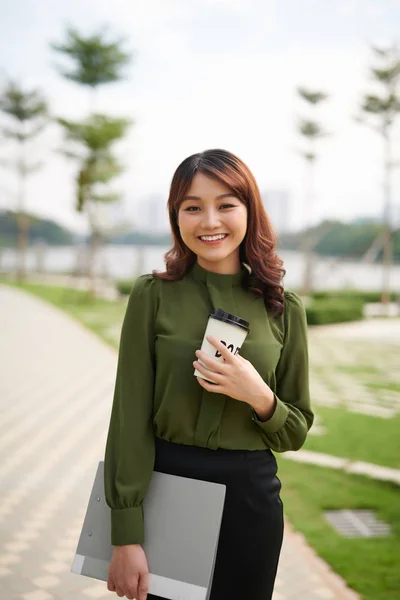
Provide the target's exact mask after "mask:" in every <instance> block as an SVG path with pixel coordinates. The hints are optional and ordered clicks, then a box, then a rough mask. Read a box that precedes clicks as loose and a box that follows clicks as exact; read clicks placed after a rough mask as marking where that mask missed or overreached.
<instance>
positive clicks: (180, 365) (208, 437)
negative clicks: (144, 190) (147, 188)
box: [104, 149, 313, 600]
mask: <svg viewBox="0 0 400 600" xmlns="http://www.w3.org/2000/svg"><path fill="white" fill-rule="evenodd" d="M168 210H169V218H170V224H171V231H172V235H173V241H174V245H173V247H172V248H171V250H169V252H167V253H166V254H165V263H166V271H165V272H163V273H159V272H157V271H153V272H152V273H151V274H146V275H142V276H141V277H139V278H138V279H137V280H136V282H135V284H134V286H133V288H132V291H131V295H130V298H129V302H128V306H127V311H126V315H125V319H124V323H123V327H122V332H121V341H120V349H119V359H118V369H117V378H116V384H115V392H114V401H113V408H112V413H111V418H110V426H109V433H108V437H107V445H106V454H105V460H104V482H105V493H106V500H107V503H108V505H109V506H110V508H111V539H112V544H113V545H114V546H115V551H114V554H113V557H112V561H111V564H110V570H109V582H108V586H109V587H108V589H109V590H111V591H116V592H117V593H118V595H119V596H121V595H123V594H124V593H125V594H126V596H127V598H137V599H138V600H145V598H146V592H147V591H148V582H149V578H148V566H147V562H146V556H145V554H144V551H143V549H142V544H143V541H144V531H145V528H144V518H145V516H143V509H142V504H143V500H144V498H145V495H146V493H147V489H148V487H149V484H150V480H151V476H152V472H153V470H156V471H161V472H164V473H169V474H172V475H177V476H182V477H190V478H192V479H202V480H205V481H213V482H216V483H222V484H224V485H225V486H226V499H225V506H224V513H223V517H222V523H221V530H220V535H219V542H218V549H217V556H216V563H215V570H214V576H213V580H212V586H211V595H210V596H209V597H210V600H226V599H227V598H246V599H247V598H249V599H251V600H270V599H271V598H272V592H273V587H274V581H275V576H276V571H277V566H278V560H279V555H280V549H281V544H282V537H283V507H282V502H281V499H280V489H281V484H280V481H279V479H278V477H277V475H276V473H277V462H276V459H275V456H274V454H273V451H275V452H285V451H286V450H298V449H299V448H300V447H301V446H302V445H303V443H304V441H305V439H306V436H307V433H308V430H309V428H310V427H311V425H312V423H313V413H312V410H311V407H310V396H309V384H308V351H307V324H306V317H305V310H304V307H303V305H302V302H301V299H300V298H299V297H298V296H297V295H296V294H295V293H293V292H289V291H286V290H285V291H284V290H283V286H282V278H283V275H284V273H285V271H284V269H283V268H282V261H281V260H280V258H279V257H278V256H277V255H276V252H275V234H274V231H273V228H272V226H271V223H270V221H269V218H268V216H267V214H266V212H265V210H264V208H263V205H262V202H261V197H260V192H259V190H258V186H257V183H256V181H255V179H254V176H253V174H252V173H251V171H250V170H249V168H248V167H247V166H246V165H245V164H244V163H243V161H241V160H240V159H239V158H238V157H236V156H235V155H233V154H231V153H229V152H227V151H225V150H218V149H217V150H206V151H204V152H201V153H199V154H194V155H192V156H189V157H188V158H187V159H185V160H184V161H183V162H182V163H181V164H180V165H179V166H178V168H177V170H176V171H175V173H174V176H173V178H172V182H171V189H170V194H169V199H168ZM217 308H219V309H222V313H224V315H229V319H228V320H229V321H230V323H237V322H239V321H243V320H245V321H247V322H248V323H249V324H250V331H249V333H248V335H247V336H246V338H245V340H244V341H243V342H241V346H240V348H238V352H237V353H235V354H233V353H232V352H231V351H230V350H229V345H227V340H226V338H225V333H222V331H224V332H226V333H227V330H226V328H225V327H224V328H223V329H222V328H221V329H220V328H218V331H220V332H221V333H219V334H218V335H219V338H218V339H217V338H213V337H210V338H209V339H207V341H208V342H209V344H210V345H211V347H212V346H214V349H215V350H212V351H211V353H210V354H209V355H208V354H207V353H205V352H204V351H202V350H201V348H202V347H203V346H202V342H203V340H204V336H205V331H206V327H207V323H208V319H209V316H210V312H211V311H213V309H217ZM221 324H224V325H226V323H222V322H221ZM231 326H232V325H229V327H231ZM221 336H223V337H221ZM216 355H218V357H222V361H221V360H219V359H217V362H216V360H215V358H214V356H216ZM210 370H211V371H212V378H210V380H211V381H212V382H213V383H209V382H207V375H209V372H210ZM207 371H208V372H207ZM198 372H200V373H201V375H202V376H203V377H199V376H196V373H198ZM194 543H195V540H194ZM150 592H152V590H151V589H150ZM166 595H167V594H166ZM147 597H148V599H149V600H151V599H153V600H155V599H156V598H159V597H156V596H153V595H152V594H151V593H150V594H149V595H148V596H147Z"/></svg>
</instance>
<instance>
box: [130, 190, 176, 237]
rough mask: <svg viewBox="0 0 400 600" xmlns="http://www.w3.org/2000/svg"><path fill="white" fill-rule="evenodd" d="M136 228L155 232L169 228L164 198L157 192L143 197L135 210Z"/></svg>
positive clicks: (163, 231) (165, 230)
mask: <svg viewBox="0 0 400 600" xmlns="http://www.w3.org/2000/svg"><path fill="white" fill-rule="evenodd" d="M137 229H139V230H140V231H146V232H148V233H157V234H158V233H166V232H168V231H169V230H170V226H169V220H168V211H167V200H166V198H164V197H163V196H161V195H158V194H151V195H149V196H147V197H146V198H143V200H142V201H141V202H140V204H139V207H138V211H137Z"/></svg>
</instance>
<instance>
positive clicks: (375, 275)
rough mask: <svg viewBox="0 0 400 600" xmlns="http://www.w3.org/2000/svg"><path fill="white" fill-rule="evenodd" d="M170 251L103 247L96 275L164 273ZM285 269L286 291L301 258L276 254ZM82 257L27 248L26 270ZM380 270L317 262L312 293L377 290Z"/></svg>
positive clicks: (6, 252)
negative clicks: (330, 290) (334, 290)
mask: <svg viewBox="0 0 400 600" xmlns="http://www.w3.org/2000/svg"><path fill="white" fill-rule="evenodd" d="M168 249H169V248H166V247H162V246H141V247H139V246H114V245H109V246H105V247H104V249H103V250H102V252H101V254H100V255H99V260H98V261H97V267H96V271H97V272H98V273H102V274H106V275H108V276H109V277H111V278H113V279H125V278H126V279H129V278H132V277H133V276H135V275H140V274H143V273H150V272H151V271H152V270H153V269H157V270H164V259H163V255H164V254H165V252H167V251H168ZM279 255H280V257H281V258H282V259H283V261H284V267H285V269H286V276H285V280H284V281H285V287H286V288H287V289H290V288H297V287H299V286H300V284H301V279H302V273H303V258H302V256H301V254H300V253H298V252H292V251H281V252H279ZM81 256H82V248H80V247H79V246H62V247H46V248H45V249H44V250H42V251H40V249H38V248H34V247H33V248H30V249H29V250H28V252H27V261H26V265H27V270H28V271H29V272H34V271H37V265H38V261H39V263H40V262H41V264H42V270H43V271H44V272H47V273H60V272H71V271H74V270H75V269H76V266H77V264H78V262H79V261H81V260H82V258H80V257H81ZM14 268H15V251H14V250H12V249H8V248H6V249H3V250H1V251H0V272H10V271H12V270H13V269H14ZM381 281H382V266H381V265H375V264H372V265H371V264H363V263H358V262H339V261H338V259H337V258H318V259H317V260H316V266H315V272H314V288H315V289H335V288H342V287H348V288H357V289H363V290H379V289H380V287H381ZM391 289H392V290H393V291H396V292H400V265H398V264H397V265H395V266H394V267H392V273H391Z"/></svg>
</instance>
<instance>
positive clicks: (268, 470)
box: [148, 438, 283, 600]
mask: <svg viewBox="0 0 400 600" xmlns="http://www.w3.org/2000/svg"><path fill="white" fill-rule="evenodd" d="M155 470H156V471H161V472H162V473H169V474H171V475H180V476H182V477H191V478H192V479H202V480H204V481H212V482H214V483H222V484H225V485H226V495H225V505H224V511H223V515H222V523H221V530H220V536H219V543H218V550H217V556H216V562H215V569H214V577H213V583H212V588H211V597H210V600H270V599H271V598H272V592H273V588H274V582H275V576H276V571H277V567H278V561H279V555H280V551H281V546H282V539H283V504H282V501H281V498H280V495H279V492H280V490H281V483H280V481H279V479H278V477H277V476H276V472H277V464H276V459H275V456H274V454H273V453H272V452H271V450H269V449H267V450H225V449H222V448H218V449H217V450H210V449H208V448H199V447H196V446H183V445H181V444H175V443H172V442H167V441H165V440H161V439H160V438H156V460H155ZM148 600H163V599H161V597H160V596H154V595H152V594H148Z"/></svg>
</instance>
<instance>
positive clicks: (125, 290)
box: [115, 279, 134, 296]
mask: <svg viewBox="0 0 400 600" xmlns="http://www.w3.org/2000/svg"><path fill="white" fill-rule="evenodd" d="M133 281H134V280H133V279H119V280H118V281H116V282H115V285H116V288H117V290H118V292H119V294H120V295H121V296H129V294H130V293H131V289H132V286H133Z"/></svg>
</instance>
